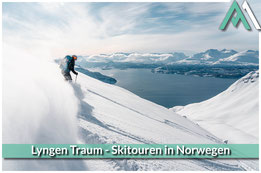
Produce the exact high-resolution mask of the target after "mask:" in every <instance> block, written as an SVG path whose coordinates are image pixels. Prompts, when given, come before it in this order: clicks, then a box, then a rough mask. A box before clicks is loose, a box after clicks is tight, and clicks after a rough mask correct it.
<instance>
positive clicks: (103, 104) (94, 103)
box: [73, 74, 258, 170]
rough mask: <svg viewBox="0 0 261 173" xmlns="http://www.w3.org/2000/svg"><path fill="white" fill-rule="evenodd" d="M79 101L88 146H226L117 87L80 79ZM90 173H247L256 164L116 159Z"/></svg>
mask: <svg viewBox="0 0 261 173" xmlns="http://www.w3.org/2000/svg"><path fill="white" fill-rule="evenodd" d="M73 87H74V89H75V93H76V96H77V97H78V98H79V103H80V112H79V126H80V128H81V134H80V135H81V139H82V140H83V141H82V142H83V143H122V144H124V143H129V144H130V143H162V144H164V143H222V142H223V141H222V140H220V139H219V138H217V137H215V136H214V135H212V134H211V133H209V132H208V131H206V130H204V129H202V128H201V127H200V126H198V125H197V124H195V123H193V122H192V121H190V120H188V119H186V118H184V117H182V116H180V115H177V114H173V112H172V111H171V110H169V109H167V108H164V107H162V106H160V105H157V104H155V103H152V102H150V101H147V100H145V99H142V98H140V97H138V96H137V95H135V94H133V93H131V92H129V91H127V90H125V89H123V88H120V87H118V86H114V85H110V84H105V83H103V82H101V81H98V80H96V79H93V78H91V77H88V76H85V75H83V74H79V77H78V81H77V84H73ZM87 165H88V168H89V169H90V170H245V169H257V167H258V162H256V161H253V160H247V161H243V160H240V161H239V160H195V159H192V160H177V159H173V160H172V159H168V160H160V159H156V160H153V159H149V160H140V159H137V160H135V159H125V160H119V159H112V160H99V161H91V162H89V163H87Z"/></svg>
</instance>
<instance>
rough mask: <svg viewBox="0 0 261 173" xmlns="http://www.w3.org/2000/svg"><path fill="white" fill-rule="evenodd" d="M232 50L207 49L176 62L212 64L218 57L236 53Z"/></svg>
mask: <svg viewBox="0 0 261 173" xmlns="http://www.w3.org/2000/svg"><path fill="white" fill-rule="evenodd" d="M236 53H237V52H236V51H234V50H227V49H223V50H217V49H209V50H207V51H205V52H201V53H197V54H194V55H193V56H191V57H188V58H186V59H184V60H181V61H178V62H177V63H187V64H213V63H215V62H216V61H218V60H219V59H222V58H227V57H229V56H231V55H234V54H236Z"/></svg>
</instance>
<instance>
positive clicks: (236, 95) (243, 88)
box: [171, 71, 259, 144]
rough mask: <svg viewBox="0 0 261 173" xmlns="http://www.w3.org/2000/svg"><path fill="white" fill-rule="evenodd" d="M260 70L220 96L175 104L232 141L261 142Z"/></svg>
mask: <svg viewBox="0 0 261 173" xmlns="http://www.w3.org/2000/svg"><path fill="white" fill-rule="evenodd" d="M258 87H259V71H253V72H250V73H249V74H247V75H246V76H244V77H242V78H241V79H239V80H238V81H236V82H235V83H234V84H233V85H231V86H230V87H229V88H228V89H227V90H226V91H224V92H222V93H220V94H218V95H217V96H215V97H213V98H211V99H209V100H206V101H203V102H200V103H194V104H190V105H187V106H177V107H174V108H172V109H171V110H173V111H174V112H176V113H178V114H180V115H183V116H186V117H188V118H189V119H191V120H192V121H194V122H196V123H198V124H199V125H200V126H201V127H203V128H205V129H206V130H208V131H209V132H211V133H213V134H214V135H216V136H217V137H219V138H222V139H224V140H228V141H229V143H236V144H248V143H254V144H257V143H258V126H259V124H258V115H259V114H258V113H259V110H258V109H259V108H258V104H259V97H258V93H259V91H258Z"/></svg>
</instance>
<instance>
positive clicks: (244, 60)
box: [78, 49, 259, 66]
mask: <svg viewBox="0 0 261 173" xmlns="http://www.w3.org/2000/svg"><path fill="white" fill-rule="evenodd" d="M258 60H259V57H258V51H253V50H248V51H242V52H237V51H235V50H227V49H223V50H217V49H209V50H206V51H205V52H201V53H197V54H194V55H192V56H187V55H185V54H184V53H181V52H174V53H143V54H142V53H113V54H97V55H90V56H82V57H81V58H80V59H79V62H78V63H79V64H80V65H84V64H87V65H90V64H95V66H100V65H104V64H103V63H107V64H108V63H110V65H114V66H116V65H115V64H119V63H125V64H128V63H130V64H140V65H142V64H144V65H147V64H154V65H162V64H165V65H177V64H178V65H191V64H196V65H258Z"/></svg>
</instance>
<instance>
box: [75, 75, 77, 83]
mask: <svg viewBox="0 0 261 173" xmlns="http://www.w3.org/2000/svg"><path fill="white" fill-rule="evenodd" d="M77 76H78V75H76V77H75V82H74V83H76V80H77Z"/></svg>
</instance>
